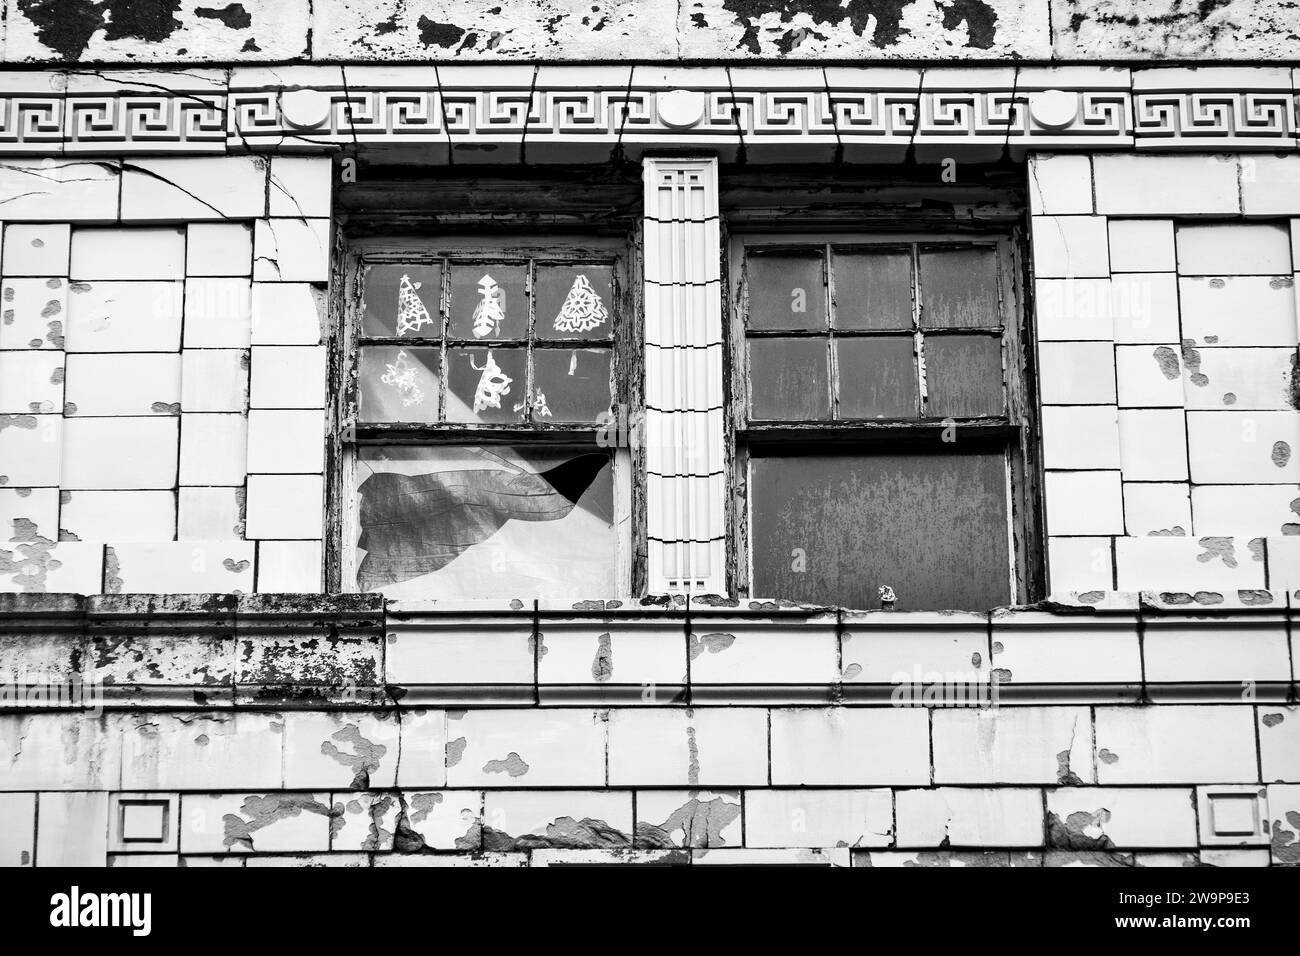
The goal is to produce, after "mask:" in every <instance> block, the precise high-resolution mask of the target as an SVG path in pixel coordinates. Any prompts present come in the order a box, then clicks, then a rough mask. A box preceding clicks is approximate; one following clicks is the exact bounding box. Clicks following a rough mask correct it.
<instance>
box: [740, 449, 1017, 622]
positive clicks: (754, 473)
mask: <svg viewBox="0 0 1300 956" xmlns="http://www.w3.org/2000/svg"><path fill="white" fill-rule="evenodd" d="M750 467H751V480H750V495H751V513H752V515H753V521H752V527H751V529H750V539H751V542H752V544H751V547H752V549H753V569H754V582H753V591H752V593H753V594H754V595H755V596H756V597H761V598H767V597H772V598H778V597H779V598H788V599H791V600H798V601H809V602H814V603H833V604H841V605H844V606H846V607H855V608H875V607H879V606H880V599H879V597H878V593H877V588H879V587H880V586H881V585H887V586H889V587H890V588H892V589H893V591H894V594H895V595H896V597H897V604H896V605H895V606H896V607H897V608H898V609H899V610H909V611H910V610H944V609H966V610H978V611H983V610H987V609H989V608H992V607H997V606H1000V605H1003V604H1006V603H1007V602H1008V601H1009V599H1010V582H1009V576H1010V565H1009V558H1008V551H1007V503H1006V469H1005V466H1004V460H1003V455H1002V453H1001V452H990V453H976V454H961V455H941V454H907V455H889V456H885V455H876V456H869V455H807V456H798V457H764V458H754V459H751V462H750Z"/></svg>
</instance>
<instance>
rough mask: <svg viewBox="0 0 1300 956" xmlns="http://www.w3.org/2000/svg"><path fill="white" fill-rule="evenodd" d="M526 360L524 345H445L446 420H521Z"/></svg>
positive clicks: (522, 416)
mask: <svg viewBox="0 0 1300 956" xmlns="http://www.w3.org/2000/svg"><path fill="white" fill-rule="evenodd" d="M527 362H528V353H527V352H526V351H525V350H524V349H514V348H506V349H474V348H452V349H448V350H447V421H449V422H521V421H523V420H524V418H525V417H526V415H525V412H524V404H525V402H524V399H525V389H526V388H527V384H528V380H527V374H528V367H527Z"/></svg>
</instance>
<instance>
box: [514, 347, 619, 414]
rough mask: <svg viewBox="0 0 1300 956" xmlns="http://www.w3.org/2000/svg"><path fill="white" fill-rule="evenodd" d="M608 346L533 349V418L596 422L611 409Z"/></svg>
mask: <svg viewBox="0 0 1300 956" xmlns="http://www.w3.org/2000/svg"><path fill="white" fill-rule="evenodd" d="M610 355H611V353H610V350H609V349H537V350H536V351H535V352H533V421H535V422H594V421H595V420H596V419H597V418H598V417H599V416H600V415H601V414H602V413H604V412H608V411H609V406H610V394H609V363H610Z"/></svg>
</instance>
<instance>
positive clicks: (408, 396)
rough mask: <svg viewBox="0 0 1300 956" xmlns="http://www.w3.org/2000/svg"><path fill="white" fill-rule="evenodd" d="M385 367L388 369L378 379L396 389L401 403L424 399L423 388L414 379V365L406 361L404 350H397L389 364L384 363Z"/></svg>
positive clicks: (418, 402)
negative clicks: (394, 357) (395, 356)
mask: <svg viewBox="0 0 1300 956" xmlns="http://www.w3.org/2000/svg"><path fill="white" fill-rule="evenodd" d="M385 367H386V368H387V369H388V371H386V372H385V373H384V374H383V375H381V376H380V377H379V381H381V382H383V383H384V384H385V385H391V386H392V387H393V388H395V389H397V393H398V394H399V395H400V396H401V397H402V404H403V405H407V406H410V405H419V404H420V403H421V402H423V401H424V390H423V389H421V388H420V386H419V385H418V384H417V383H416V381H415V366H414V365H412V364H411V363H410V362H409V361H407V359H406V352H405V351H399V352H398V353H397V358H396V359H395V360H394V361H393V362H392V363H391V364H389V363H385Z"/></svg>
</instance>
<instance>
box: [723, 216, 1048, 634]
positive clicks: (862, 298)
mask: <svg viewBox="0 0 1300 956" xmlns="http://www.w3.org/2000/svg"><path fill="white" fill-rule="evenodd" d="M730 261H731V269H732V309H731V314H732V324H731V340H732V345H733V347H732V350H731V359H732V369H733V373H734V377H733V389H732V396H733V400H732V405H731V408H730V416H731V420H732V424H733V426H734V436H735V450H734V451H735V453H734V456H733V462H734V465H733V467H734V474H733V487H734V488H735V495H734V497H733V509H732V510H733V522H732V524H733V530H732V534H733V538H734V540H735V541H736V543H737V548H736V553H737V561H736V564H735V568H734V576H735V577H736V578H737V584H738V587H739V590H740V593H742V594H745V593H748V594H750V595H752V596H759V597H778V598H789V599H794V600H802V601H809V602H818V603H823V602H824V603H833V604H839V605H843V606H848V607H858V608H873V607H882V606H883V607H896V608H899V609H913V610H914V609H974V610H986V609H988V608H991V607H995V606H998V605H1004V604H1007V603H1010V602H1011V601H1012V600H1013V599H1015V598H1018V597H1021V596H1023V594H1024V593H1025V580H1024V578H1025V574H1024V566H1025V564H1026V558H1025V555H1024V554H1023V553H1022V554H1019V555H1018V554H1017V551H1018V549H1023V547H1024V535H1023V534H1017V533H1016V527H1017V521H1019V520H1022V518H1023V515H1024V514H1026V513H1028V512H1029V511H1030V510H1031V509H1029V507H1028V498H1027V492H1026V489H1025V473H1026V469H1025V467H1024V457H1025V455H1024V449H1025V445H1026V441H1027V438H1028V434H1027V430H1026V428H1027V415H1026V402H1025V400H1024V395H1023V388H1022V381H1023V371H1022V358H1021V355H1022V353H1021V348H1020V335H1019V320H1018V316H1019V315H1020V314H1021V310H1020V308H1019V305H1018V302H1017V288H1018V284H1017V283H1016V282H1015V281H1014V274H1013V265H1014V256H1013V249H1012V245H1011V242H1010V240H1009V237H1005V236H988V237H974V238H972V237H968V236H962V237H951V238H949V237H944V236H935V235H921V236H884V237H845V238H834V239H833V240H832V241H827V239H826V237H825V236H821V237H817V238H805V237H800V236H776V237H771V236H739V237H737V238H735V239H734V240H733V242H732V249H731V259H730Z"/></svg>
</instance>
